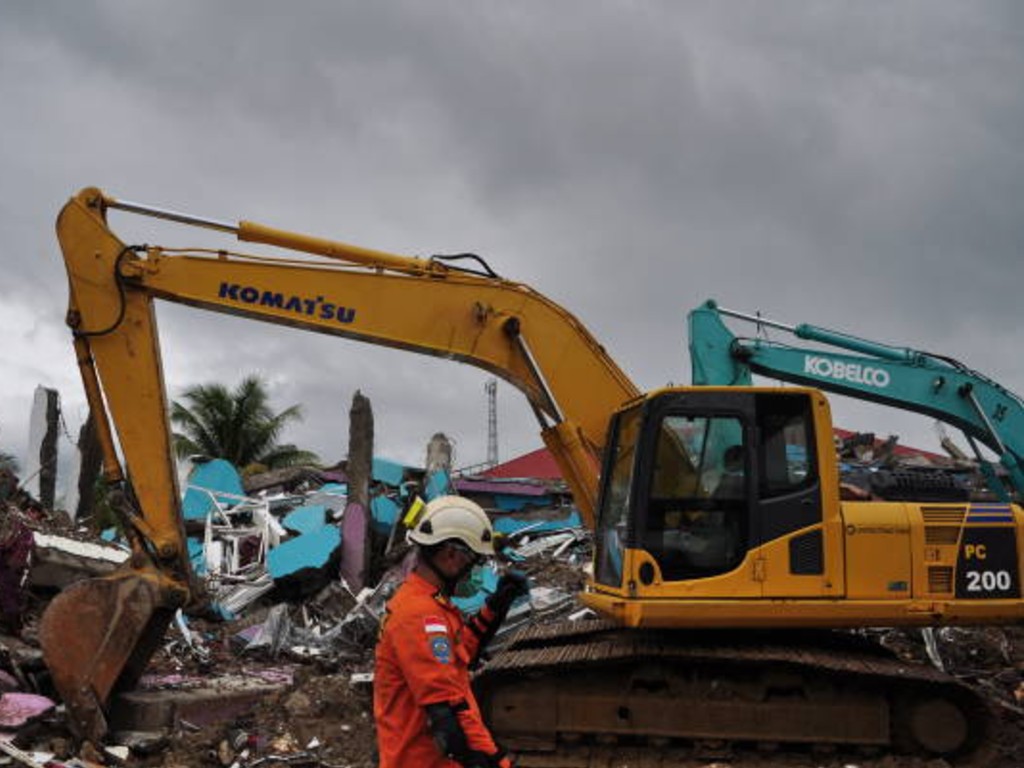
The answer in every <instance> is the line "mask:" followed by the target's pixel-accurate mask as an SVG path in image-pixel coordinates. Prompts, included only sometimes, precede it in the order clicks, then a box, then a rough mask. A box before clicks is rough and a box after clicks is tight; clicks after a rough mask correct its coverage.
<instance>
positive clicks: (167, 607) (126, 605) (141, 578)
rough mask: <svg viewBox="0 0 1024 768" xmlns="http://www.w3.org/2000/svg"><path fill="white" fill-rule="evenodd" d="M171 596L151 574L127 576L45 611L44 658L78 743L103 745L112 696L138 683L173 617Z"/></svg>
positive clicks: (86, 587) (99, 582) (94, 582)
mask: <svg viewBox="0 0 1024 768" xmlns="http://www.w3.org/2000/svg"><path fill="white" fill-rule="evenodd" d="M166 596H167V593H166V592H165V590H163V589H161V587H160V586H159V578H157V577H155V575H154V574H152V573H147V572H146V571H138V570H134V569H125V570H123V571H117V572H115V573H113V574H111V575H110V576H106V577H103V578H97V579H88V580H85V581H80V582H77V583H75V584H72V585H71V586H69V587H68V588H67V589H65V590H64V591H63V592H61V593H60V594H59V595H58V596H57V597H56V598H54V599H53V601H52V602H51V603H50V605H49V607H48V608H47V609H46V612H45V613H44V614H43V617H42V621H41V623H40V626H39V641H40V644H41V646H42V649H43V658H44V660H45V662H46V665H47V667H49V670H50V674H51V675H52V677H53V684H54V687H55V688H56V689H57V692H58V694H59V695H60V697H61V699H62V700H63V702H64V704H65V706H66V707H67V710H68V721H69V726H70V727H71V730H72V731H73V732H74V733H75V735H76V736H78V737H79V738H83V739H88V740H90V741H92V742H94V743H100V742H101V741H102V739H103V736H104V735H105V734H106V732H107V713H106V709H107V704H108V701H109V698H110V695H111V694H112V693H113V692H114V691H115V690H117V689H121V688H130V687H132V686H134V684H135V683H136V682H138V679H139V676H140V675H141V674H142V671H143V669H144V668H145V666H146V663H147V662H148V661H149V659H150V657H151V656H152V655H153V652H154V651H155V650H156V648H157V647H158V645H159V644H160V641H161V638H162V637H163V634H164V632H165V630H166V629H167V625H168V624H169V623H170V620H171V618H172V617H173V616H174V610H175V609H174V607H173V601H170V602H169V601H168V600H167V599H165V598H166Z"/></svg>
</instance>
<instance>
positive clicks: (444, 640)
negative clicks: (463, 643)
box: [423, 616, 452, 664]
mask: <svg viewBox="0 0 1024 768" xmlns="http://www.w3.org/2000/svg"><path fill="white" fill-rule="evenodd" d="M423 629H424V631H425V632H426V633H427V644H428V645H429V646H430V653H431V654H433V656H434V658H435V659H437V660H438V661H439V662H440V663H441V664H450V663H451V661H452V646H451V643H450V642H448V625H447V624H446V623H445V620H444V619H443V618H441V617H440V616H427V617H426V618H424V619H423Z"/></svg>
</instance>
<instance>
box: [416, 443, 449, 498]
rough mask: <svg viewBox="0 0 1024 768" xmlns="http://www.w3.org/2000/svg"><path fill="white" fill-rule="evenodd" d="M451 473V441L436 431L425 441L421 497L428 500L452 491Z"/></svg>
mask: <svg viewBox="0 0 1024 768" xmlns="http://www.w3.org/2000/svg"><path fill="white" fill-rule="evenodd" d="M451 475H452V442H451V440H449V439H448V437H447V436H446V435H445V434H444V433H443V432H437V433H436V434H435V435H434V436H433V437H431V438H430V442H429V443H427V463H426V474H425V476H424V478H423V497H424V498H425V499H427V500H428V501H429V500H430V499H436V498H437V497H438V496H445V495H447V494H449V493H454V492H455V490H454V488H453V487H452V482H451Z"/></svg>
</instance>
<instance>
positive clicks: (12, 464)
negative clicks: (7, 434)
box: [0, 451, 20, 475]
mask: <svg viewBox="0 0 1024 768" xmlns="http://www.w3.org/2000/svg"><path fill="white" fill-rule="evenodd" d="M0 470H7V471H8V472H10V473H12V474H15V475H16V474H18V472H19V471H20V470H19V468H18V460H17V459H16V458H15V457H14V455H13V454H10V453H6V452H4V451H0Z"/></svg>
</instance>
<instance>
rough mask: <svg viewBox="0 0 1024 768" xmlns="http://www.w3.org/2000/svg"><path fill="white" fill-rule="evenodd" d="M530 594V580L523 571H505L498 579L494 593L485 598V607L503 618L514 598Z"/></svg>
mask: <svg viewBox="0 0 1024 768" xmlns="http://www.w3.org/2000/svg"><path fill="white" fill-rule="evenodd" d="M528 594H530V580H529V579H528V578H527V577H526V574H525V573H521V572H519V571H505V573H503V574H502V576H501V578H500V579H498V586H497V587H495V589H494V594H492V595H491V596H490V597H488V598H487V607H488V608H490V609H491V610H492V611H494V613H495V615H496V616H498V617H499V618H502V619H503V618H505V615H506V614H507V613H508V610H509V608H511V607H512V603H514V602H515V601H516V598H518V597H522V596H524V595H528Z"/></svg>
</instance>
